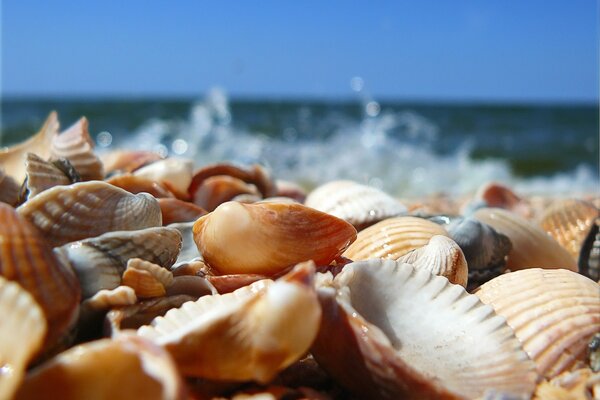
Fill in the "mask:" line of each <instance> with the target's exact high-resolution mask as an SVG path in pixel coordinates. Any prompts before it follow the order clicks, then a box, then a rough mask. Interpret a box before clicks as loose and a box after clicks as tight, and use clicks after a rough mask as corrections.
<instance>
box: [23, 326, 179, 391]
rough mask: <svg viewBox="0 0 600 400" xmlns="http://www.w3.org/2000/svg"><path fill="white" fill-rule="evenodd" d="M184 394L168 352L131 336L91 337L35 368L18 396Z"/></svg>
mask: <svg viewBox="0 0 600 400" xmlns="http://www.w3.org/2000/svg"><path fill="white" fill-rule="evenodd" d="M41 393H44V396H45V397H46V396H47V398H53V399H62V400H69V399H164V400H167V399H169V400H171V399H184V398H186V397H185V388H184V385H183V382H182V380H181V378H180V376H179V374H178V372H177V367H176V366H175V364H174V363H173V360H172V359H171V357H170V356H169V354H168V353H167V352H166V351H164V350H163V349H161V348H159V347H157V346H155V345H153V344H152V343H151V342H150V341H148V340H145V339H143V338H141V337H136V336H132V335H123V336H119V337H117V338H115V339H102V340H96V341H93V342H88V343H85V344H82V345H79V346H76V347H73V348H72V349H69V350H67V351H65V352H63V353H61V354H59V355H58V356H56V357H55V358H53V359H52V360H50V361H48V362H47V363H45V364H43V365H41V366H40V367H38V368H36V369H35V370H33V371H32V372H31V373H30V374H29V375H28V376H27V378H26V379H25V381H24V383H23V385H22V386H21V387H20V388H19V390H18V392H17V394H16V396H15V399H33V398H38V397H39V396H40V394H41Z"/></svg>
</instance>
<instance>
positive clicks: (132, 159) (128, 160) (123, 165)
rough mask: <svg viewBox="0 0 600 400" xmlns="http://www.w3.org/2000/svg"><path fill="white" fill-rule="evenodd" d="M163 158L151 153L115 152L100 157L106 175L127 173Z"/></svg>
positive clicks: (139, 151)
mask: <svg viewBox="0 0 600 400" xmlns="http://www.w3.org/2000/svg"><path fill="white" fill-rule="evenodd" d="M163 158H164V157H163V156H161V155H160V154H158V153H154V152H152V151H143V150H115V151H111V152H109V153H105V154H103V155H102V157H101V161H102V164H104V170H105V171H106V173H107V174H114V173H129V172H133V171H135V170H137V169H139V168H142V167H143V166H145V165H149V164H151V163H153V162H156V161H159V160H162V159H163Z"/></svg>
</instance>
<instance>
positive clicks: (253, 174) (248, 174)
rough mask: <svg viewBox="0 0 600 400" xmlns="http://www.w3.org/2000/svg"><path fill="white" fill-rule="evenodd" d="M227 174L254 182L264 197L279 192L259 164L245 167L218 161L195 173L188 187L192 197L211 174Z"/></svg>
mask: <svg viewBox="0 0 600 400" xmlns="http://www.w3.org/2000/svg"><path fill="white" fill-rule="evenodd" d="M216 175H227V176H230V177H232V178H237V179H240V180H242V181H244V182H246V183H252V184H254V185H255V186H256V187H257V188H258V190H259V192H260V193H261V194H262V195H263V197H271V196H275V195H276V194H277V188H276V187H275V183H274V182H273V180H272V179H271V177H270V176H269V173H268V172H267V170H266V169H265V168H263V167H261V166H260V165H258V164H254V165H251V166H248V167H243V166H239V165H235V164H229V163H217V164H211V165H207V166H205V167H202V168H201V169H199V170H198V171H196V172H195V173H194V176H193V178H192V182H191V183H190V186H189V188H188V192H189V194H190V196H191V198H192V199H193V198H194V193H196V191H197V190H198V188H199V187H200V186H201V185H202V184H203V183H204V181H205V180H206V179H208V178H210V177H211V176H216Z"/></svg>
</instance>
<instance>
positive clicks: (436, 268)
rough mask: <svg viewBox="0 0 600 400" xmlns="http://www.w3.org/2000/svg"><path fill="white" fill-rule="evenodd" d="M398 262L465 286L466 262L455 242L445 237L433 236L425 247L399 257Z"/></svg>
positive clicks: (466, 275)
mask: <svg viewBox="0 0 600 400" xmlns="http://www.w3.org/2000/svg"><path fill="white" fill-rule="evenodd" d="M398 262H401V263H407V264H411V265H412V266H413V268H416V269H424V270H426V271H429V272H431V273H432V274H434V275H439V276H444V277H446V278H448V280H449V281H450V282H452V283H455V284H457V285H461V286H462V287H466V286H467V277H468V267H467V260H465V256H464V254H463V252H462V250H461V249H460V247H459V246H458V245H457V244H456V242H455V241H454V240H452V239H450V238H448V237H446V236H441V235H436V236H433V237H432V238H431V239H430V240H429V243H427V245H425V246H423V247H420V248H418V249H415V250H413V251H411V252H410V253H407V254H405V255H403V256H401V257H400V258H399V259H398Z"/></svg>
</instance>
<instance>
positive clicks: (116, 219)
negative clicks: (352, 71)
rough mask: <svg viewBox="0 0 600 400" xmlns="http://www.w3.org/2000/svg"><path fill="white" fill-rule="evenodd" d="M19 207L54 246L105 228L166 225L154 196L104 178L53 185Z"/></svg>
mask: <svg viewBox="0 0 600 400" xmlns="http://www.w3.org/2000/svg"><path fill="white" fill-rule="evenodd" d="M17 211H18V212H19V214H20V215H22V216H23V217H25V218H27V219H28V220H29V221H30V222H32V223H33V224H34V225H35V226H36V227H37V228H38V229H39V230H40V231H41V232H42V233H43V234H44V236H45V237H46V238H48V240H49V241H50V244H51V245H52V246H60V245H63V244H65V243H69V242H74V241H76V240H80V239H84V238H88V237H93V236H98V235H101V234H103V233H105V232H111V231H122V230H135V229H143V228H149V227H153V226H161V225H162V217H161V214H160V207H159V205H158V202H157V201H156V199H155V198H154V197H152V196H151V195H149V194H146V193H140V194H137V195H133V194H131V193H129V192H127V191H125V190H123V189H119V188H117V187H115V186H113V185H110V184H108V183H105V182H100V181H92V182H82V183H75V184H72V185H69V186H56V187H53V188H51V189H48V190H46V191H44V192H42V193H40V194H39V195H37V196H35V197H33V198H32V199H29V200H28V201H27V202H26V203H24V204H23V205H21V206H20V207H19V208H18V209H17Z"/></svg>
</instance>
